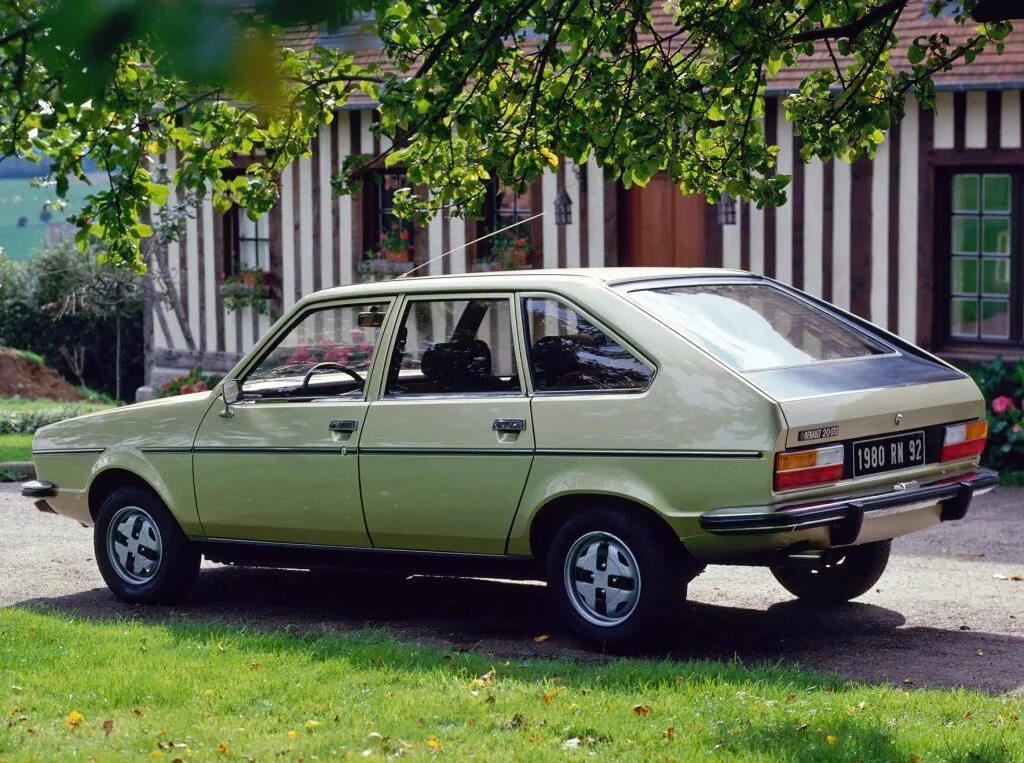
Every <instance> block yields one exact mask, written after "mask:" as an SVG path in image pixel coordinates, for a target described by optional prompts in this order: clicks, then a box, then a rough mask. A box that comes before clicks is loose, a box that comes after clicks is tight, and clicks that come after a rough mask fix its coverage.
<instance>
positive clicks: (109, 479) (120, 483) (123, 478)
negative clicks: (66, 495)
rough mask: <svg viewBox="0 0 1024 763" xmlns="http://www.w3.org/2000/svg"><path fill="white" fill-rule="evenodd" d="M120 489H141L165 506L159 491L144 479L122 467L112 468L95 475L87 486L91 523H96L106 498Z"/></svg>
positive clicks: (165, 502)
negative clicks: (154, 496) (155, 497)
mask: <svg viewBox="0 0 1024 763" xmlns="http://www.w3.org/2000/svg"><path fill="white" fill-rule="evenodd" d="M122 487H139V488H143V489H145V490H148V491H150V492H151V493H153V494H154V495H156V496H157V497H158V498H159V499H160V500H161V501H163V502H164V504H165V505H166V504H167V501H166V499H165V498H164V496H162V495H160V491H159V490H157V489H156V488H155V487H154V486H153V485H152V484H150V483H149V482H148V481H147V480H146V479H145V478H143V477H142V476H140V475H139V474H137V473H136V472H133V471H131V470H129V469H125V468H124V467H122V466H114V467H110V468H108V469H104V470H103V471H101V472H99V473H97V474H96V476H95V477H93V479H92V482H91V483H90V484H89V516H91V517H92V521H93V522H95V521H96V515H97V514H99V510H100V506H102V505H103V501H105V500H106V499H107V496H109V495H110V494H111V493H113V492H114V491H115V490H117V489H119V488H122Z"/></svg>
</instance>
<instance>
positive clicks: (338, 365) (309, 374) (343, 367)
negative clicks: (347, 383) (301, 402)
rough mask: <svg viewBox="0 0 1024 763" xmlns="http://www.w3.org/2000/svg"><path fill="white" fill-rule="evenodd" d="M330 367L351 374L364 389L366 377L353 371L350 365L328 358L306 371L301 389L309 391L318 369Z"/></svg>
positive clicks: (360, 387)
mask: <svg viewBox="0 0 1024 763" xmlns="http://www.w3.org/2000/svg"><path fill="white" fill-rule="evenodd" d="M328 367H330V368H336V369H338V370H339V371H342V372H344V373H346V374H348V375H349V376H351V377H352V378H353V379H355V380H356V381H357V382H358V383H359V389H362V388H363V384H365V383H366V379H364V378H363V377H362V376H360V375H359V374H358V373H356V372H355V371H353V370H352V369H351V368H349V367H348V366H346V365H342V364H341V363H333V362H331V361H329V360H328V361H326V362H324V363H317V364H316V365H315V366H313V367H312V368H311V369H309V370H308V371H306V375H305V376H303V377H302V387H301V388H300V391H302V392H307V391H308V390H309V380H310V379H312V378H313V374H315V373H316V372H317V371H320V370H322V369H325V368H328Z"/></svg>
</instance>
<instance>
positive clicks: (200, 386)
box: [192, 379, 210, 392]
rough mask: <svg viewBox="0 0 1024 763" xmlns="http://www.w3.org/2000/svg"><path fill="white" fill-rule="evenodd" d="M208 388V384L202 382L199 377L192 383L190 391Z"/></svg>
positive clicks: (204, 390) (200, 390)
mask: <svg viewBox="0 0 1024 763" xmlns="http://www.w3.org/2000/svg"><path fill="white" fill-rule="evenodd" d="M209 389H210V385H209V384H207V383H206V382H204V381H203V380H201V379H200V380H199V381H197V382H196V383H195V384H193V385H192V391H193V392H206V391H207V390H209Z"/></svg>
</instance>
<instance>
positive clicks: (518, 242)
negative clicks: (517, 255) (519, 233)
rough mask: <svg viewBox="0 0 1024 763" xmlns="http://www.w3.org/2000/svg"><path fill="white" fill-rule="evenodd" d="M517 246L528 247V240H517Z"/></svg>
mask: <svg viewBox="0 0 1024 763" xmlns="http://www.w3.org/2000/svg"><path fill="white" fill-rule="evenodd" d="M516 246H526V239H525V238H518V239H516Z"/></svg>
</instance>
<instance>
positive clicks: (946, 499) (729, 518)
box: [700, 467, 999, 546]
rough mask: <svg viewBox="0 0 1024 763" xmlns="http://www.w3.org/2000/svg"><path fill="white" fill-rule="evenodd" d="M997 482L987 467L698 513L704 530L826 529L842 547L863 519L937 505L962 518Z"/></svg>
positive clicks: (946, 515) (945, 514) (945, 515)
mask: <svg viewBox="0 0 1024 763" xmlns="http://www.w3.org/2000/svg"><path fill="white" fill-rule="evenodd" d="M998 482H999V475H998V474H997V473H996V472H994V471H992V470H991V469H985V468H982V467H978V468H976V469H974V470H973V471H971V472H968V473H967V474H961V475H958V476H956V477H950V478H947V479H941V480H937V481H935V482H927V483H924V484H919V483H916V482H915V483H900V484H898V485H896V486H894V487H892V488H890V489H889V490H886V491H885V492H877V491H875V492H870V493H864V494H858V495H854V496H844V497H843V498H840V499H830V500H828V501H826V502H818V503H801V504H793V505H789V506H780V507H777V508H773V509H761V508H758V509H717V510H715V511H709V512H706V513H704V514H701V515H700V526H701V528H702V529H704V530H706V531H707V532H709V533H713V534H715V535H733V536H737V535H738V536H743V535H766V534H772V533H785V532H791V531H797V530H806V529H810V528H814V527H827V528H828V531H829V540H830V543H831V544H832V545H834V546H843V545H849V544H851V543H853V542H854V541H855V540H856V539H857V536H858V535H860V532H861V528H862V526H863V524H864V520H865V518H868V519H871V518H873V517H878V516H885V515H888V514H892V513H897V512H900V511H908V510H911V509H915V508H918V507H924V506H934V505H936V504H937V505H939V506H941V515H940V516H941V520H942V521H943V522H948V521H951V520H956V519H963V518H964V516H965V515H966V514H967V510H968V508H970V505H971V499H972V498H973V497H974V495H975V494H979V495H980V494H981V493H985V492H988V491H989V490H991V489H992V488H993V487H995V486H996V484H997V483H998Z"/></svg>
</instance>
